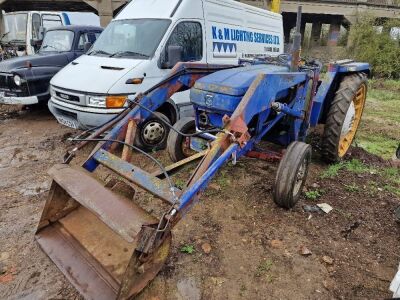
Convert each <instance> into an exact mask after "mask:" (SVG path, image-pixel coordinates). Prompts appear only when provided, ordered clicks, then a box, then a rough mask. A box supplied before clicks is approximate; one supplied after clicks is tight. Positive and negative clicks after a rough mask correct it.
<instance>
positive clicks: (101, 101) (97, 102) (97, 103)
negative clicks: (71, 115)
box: [88, 96, 106, 108]
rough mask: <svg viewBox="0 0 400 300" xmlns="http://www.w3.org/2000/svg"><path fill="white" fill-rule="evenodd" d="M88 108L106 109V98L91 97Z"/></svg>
mask: <svg viewBox="0 0 400 300" xmlns="http://www.w3.org/2000/svg"><path fill="white" fill-rule="evenodd" d="M88 106H92V107H102V108H104V107H106V96H89V100H88Z"/></svg>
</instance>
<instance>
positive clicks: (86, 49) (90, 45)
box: [83, 42, 93, 53]
mask: <svg viewBox="0 0 400 300" xmlns="http://www.w3.org/2000/svg"><path fill="white" fill-rule="evenodd" d="M92 46H93V44H92V43H91V42H86V43H85V45H84V46H83V52H84V53H86V52H88V51H89V50H90V48H92Z"/></svg>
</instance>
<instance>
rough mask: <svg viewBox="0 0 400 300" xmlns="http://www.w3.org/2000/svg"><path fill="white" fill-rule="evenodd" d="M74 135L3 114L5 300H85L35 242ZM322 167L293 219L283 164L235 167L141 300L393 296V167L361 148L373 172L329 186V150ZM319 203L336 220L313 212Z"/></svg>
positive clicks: (0, 221) (27, 114)
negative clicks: (281, 198)
mask: <svg viewBox="0 0 400 300" xmlns="http://www.w3.org/2000/svg"><path fill="white" fill-rule="evenodd" d="M72 134H74V132H73V131H72V130H69V129H66V128H65V127H62V126H60V125H58V124H57V123H56V121H54V119H53V118H52V116H51V115H50V113H48V112H47V111H46V110H34V111H24V112H22V113H15V112H13V113H5V111H4V108H3V110H1V111H0V191H1V192H0V299H81V297H80V296H79V294H78V293H77V292H76V291H75V289H74V288H73V287H72V286H71V285H70V283H69V282H68V281H67V280H66V279H65V278H64V276H63V275H62V274H61V273H60V272H59V271H58V269H57V268H56V267H55V266H54V265H53V263H51V262H50V260H49V259H48V258H47V256H46V255H45V254H43V253H42V252H41V250H40V249H39V247H38V245H37V244H36V243H35V242H34V238H33V236H34V232H35V228H36V226H37V223H38V220H39V217H40V213H41V211H42V208H43V205H44V201H45V199H46V197H47V192H48V189H49V186H50V178H49V176H48V175H47V173H46V172H47V170H48V169H49V168H50V167H51V166H52V165H53V164H55V163H58V162H60V161H61V158H62V156H63V154H64V152H65V150H66V148H67V145H68V143H67V142H66V139H67V138H68V137H70V136H71V135H72ZM316 148H317V147H316ZM158 155H159V156H160V157H161V158H162V159H163V160H166V158H165V155H163V154H158ZM314 157H315V159H314V162H313V164H312V167H311V171H310V172H311V174H310V175H309V179H308V183H307V187H306V188H307V191H309V192H310V193H309V194H308V197H306V195H305V196H304V197H303V199H301V202H300V203H299V204H298V205H297V207H296V208H295V209H293V210H291V211H286V210H283V209H280V208H278V207H276V205H275V204H274V203H273V201H272V197H271V189H272V183H273V180H274V176H275V172H276V169H277V164H274V163H272V164H271V163H267V162H263V161H257V160H252V159H244V160H242V161H240V162H239V163H238V165H237V166H235V167H233V166H228V167H226V168H225V169H224V171H223V172H221V173H220V174H219V176H218V177H217V178H216V179H215V180H214V182H213V184H212V185H211V187H210V188H209V189H208V191H207V192H206V195H205V196H204V197H203V198H202V200H201V202H200V203H199V204H198V205H197V206H196V207H195V208H194V209H193V211H192V212H191V213H190V214H189V215H188V216H187V217H186V218H185V219H184V220H183V221H182V222H181V223H180V224H179V225H178V226H177V227H176V229H175V230H174V240H173V247H172V250H171V251H172V253H171V255H170V257H169V259H168V261H167V264H166V265H165V266H164V268H163V269H162V271H161V273H160V274H159V275H158V276H157V277H156V279H155V280H154V281H153V282H152V283H151V284H150V285H149V286H148V287H147V288H146V289H145V290H144V291H143V293H142V294H141V295H140V296H139V297H138V299H142V300H144V299H153V300H156V299H159V300H161V299H194V300H196V299H207V300H208V299H383V298H388V297H390V296H391V293H390V292H389V290H388V288H389V284H390V281H391V280H392V278H393V277H394V275H395V273H396V270H397V267H398V265H399V263H400V242H399V237H400V224H399V223H396V221H395V218H394V213H393V212H394V210H395V209H396V208H397V207H398V206H399V205H400V199H399V198H398V196H396V192H395V191H393V189H389V188H385V187H387V186H389V185H390V186H392V185H393V183H392V182H389V179H388V178H387V177H385V176H383V175H381V174H382V173H381V171H380V170H384V169H385V168H386V167H387V164H386V162H384V161H382V160H381V159H379V158H377V157H374V156H371V155H369V154H368V153H365V152H364V151H362V150H359V149H355V150H353V152H352V156H351V158H358V159H360V160H361V161H363V162H364V163H365V164H366V166H367V167H368V168H369V169H368V171H365V170H361V171H358V172H352V171H349V170H346V169H342V170H340V171H339V173H338V175H336V176H335V175H333V176H331V178H329V177H327V176H325V178H324V179H323V178H321V174H322V173H324V172H325V173H326V169H327V166H326V165H324V164H323V163H321V162H320V161H319V160H318V150H316V151H315V155H314ZM83 158H84V154H81V156H80V157H79V158H78V161H79V160H82V159H83ZM370 169H372V170H377V171H370ZM188 172H189V169H187V170H186V173H188ZM182 179H183V177H180V178H175V180H176V181H177V182H180V181H182ZM396 188H399V187H398V186H397V187H396ZM315 192H317V194H320V196H317V199H316V200H312V199H311V198H313V195H314V194H315ZM313 193H314V194H313ZM307 198H309V199H307ZM317 203H328V204H330V205H331V206H332V207H333V208H334V209H333V211H332V212H330V213H329V214H324V213H321V212H311V213H310V212H305V211H304V209H303V205H305V204H307V205H311V206H312V205H315V204H317ZM182 248H184V249H186V252H185V251H182V250H183V249H182ZM188 249H189V251H188ZM190 250H193V252H192V251H190ZM301 250H302V251H303V252H304V251H306V250H308V252H309V253H308V255H303V254H304V253H303V254H302V253H301ZM187 252H192V253H191V254H189V253H187ZM306 252H307V251H306Z"/></svg>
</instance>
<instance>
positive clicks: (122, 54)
mask: <svg viewBox="0 0 400 300" xmlns="http://www.w3.org/2000/svg"><path fill="white" fill-rule="evenodd" d="M122 56H141V57H149V56H148V55H146V54H143V53H139V52H134V51H118V52H115V53H114V54H112V55H110V57H122Z"/></svg>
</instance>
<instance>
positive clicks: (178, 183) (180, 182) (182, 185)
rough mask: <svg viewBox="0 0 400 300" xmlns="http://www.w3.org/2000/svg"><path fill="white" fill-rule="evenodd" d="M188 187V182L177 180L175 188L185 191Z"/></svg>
mask: <svg viewBox="0 0 400 300" xmlns="http://www.w3.org/2000/svg"><path fill="white" fill-rule="evenodd" d="M185 186H186V182H185V181H184V180H183V179H180V178H178V179H176V180H175V187H177V188H178V189H180V190H183V188H184V187H185Z"/></svg>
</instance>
